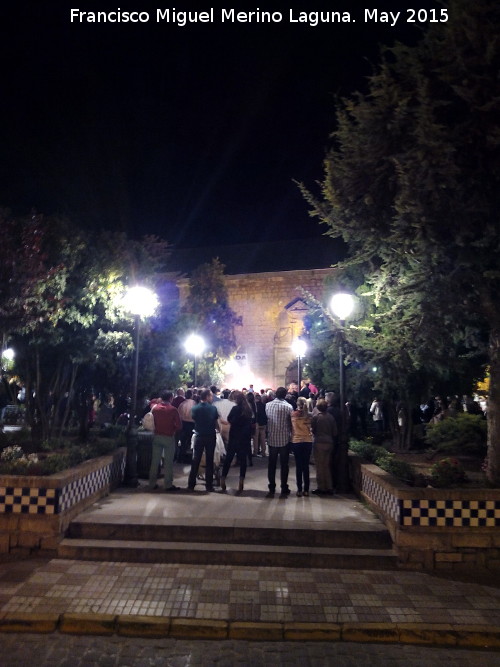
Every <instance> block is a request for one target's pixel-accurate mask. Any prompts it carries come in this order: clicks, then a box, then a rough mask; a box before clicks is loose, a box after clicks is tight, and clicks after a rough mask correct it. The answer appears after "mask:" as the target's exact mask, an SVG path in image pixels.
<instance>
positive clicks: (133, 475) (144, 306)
mask: <svg viewBox="0 0 500 667" xmlns="http://www.w3.org/2000/svg"><path fill="white" fill-rule="evenodd" d="M123 306H124V308H125V310H127V311H128V312H129V313H131V314H132V315H134V319H135V327H134V328H135V341H134V363H133V373H132V396H131V405H130V414H129V418H128V424H127V432H126V438H127V461H126V464H125V480H124V481H125V485H126V486H131V487H134V488H135V487H136V486H138V484H139V481H138V479H137V429H135V428H134V426H135V413H136V412H137V378H138V374H139V340H140V330H141V317H150V316H151V315H153V313H154V312H155V310H156V308H157V307H158V297H157V296H156V294H155V293H154V292H153V291H151V290H150V289H148V288H147V287H141V286H140V285H135V286H134V287H130V288H129V289H128V290H127V292H126V293H125V295H124V297H123Z"/></svg>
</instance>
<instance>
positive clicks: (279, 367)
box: [273, 297, 310, 386]
mask: <svg viewBox="0 0 500 667" xmlns="http://www.w3.org/2000/svg"><path fill="white" fill-rule="evenodd" d="M309 313H310V308H309V306H308V305H307V303H306V302H305V301H304V300H303V299H301V298H300V297H297V298H295V299H293V300H292V301H290V302H289V303H287V305H286V306H285V307H284V308H283V310H281V311H280V313H279V314H278V317H277V321H276V333H275V334H274V350H273V352H274V354H273V360H274V368H273V370H274V378H275V383H276V386H287V384H286V382H287V379H288V378H287V369H288V366H289V365H290V363H291V362H292V361H293V360H294V358H295V357H294V354H293V352H292V349H291V345H292V343H293V341H294V340H295V339H296V338H297V337H298V336H300V335H301V334H302V331H303V329H304V318H305V316H306V315H308V314H309Z"/></svg>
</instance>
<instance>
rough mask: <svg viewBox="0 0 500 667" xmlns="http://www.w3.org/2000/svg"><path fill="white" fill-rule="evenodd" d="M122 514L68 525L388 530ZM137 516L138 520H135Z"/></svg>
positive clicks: (377, 525) (365, 524)
mask: <svg viewBox="0 0 500 667" xmlns="http://www.w3.org/2000/svg"><path fill="white" fill-rule="evenodd" d="M120 518H123V515H118V516H117V515H109V514H107V515H101V516H96V515H88V516H85V515H78V516H77V517H75V518H74V519H73V520H72V521H71V523H70V525H76V526H78V525H82V526H89V525H93V524H95V525H96V526H110V527H113V528H120V527H122V526H129V525H132V526H138V527H141V528H142V527H145V528H149V527H150V526H153V527H155V526H161V527H172V528H194V529H199V528H214V529H219V528H222V529H228V530H248V529H249V528H255V529H257V530H261V529H262V530H269V531H274V530H280V531H281V530H283V531H287V530H296V531H299V532H306V533H307V532H322V531H324V532H327V533H331V532H334V533H335V532H351V533H352V532H354V533H365V532H374V533H388V532H389V531H388V529H387V527H386V526H385V525H384V524H383V523H381V521H380V520H375V519H374V520H371V521H366V520H363V521H354V522H352V523H350V524H349V526H346V523H345V521H344V520H336V519H329V520H322V521H314V522H311V521H293V522H291V521H288V522H287V521H285V520H284V519H281V520H280V519H259V521H258V524H257V525H255V523H254V522H252V521H251V520H249V519H236V518H233V519H221V518H212V519H206V520H205V521H203V519H201V520H199V519H197V518H196V517H193V518H191V517H189V518H186V519H182V518H178V517H177V518H162V517H157V516H140V517H134V516H127V519H126V522H123V521H120V520H119V519H120ZM135 519H137V520H135Z"/></svg>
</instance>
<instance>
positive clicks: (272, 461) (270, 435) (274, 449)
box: [266, 387, 293, 499]
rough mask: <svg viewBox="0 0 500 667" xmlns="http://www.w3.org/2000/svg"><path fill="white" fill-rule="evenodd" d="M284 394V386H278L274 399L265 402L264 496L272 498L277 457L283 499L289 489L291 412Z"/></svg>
mask: <svg viewBox="0 0 500 667" xmlns="http://www.w3.org/2000/svg"><path fill="white" fill-rule="evenodd" d="M285 396H286V389H285V387H278V389H277V390H276V398H275V399H274V401H271V402H270V403H266V416H267V446H268V448H269V461H268V467H267V477H268V482H269V492H268V494H267V496H266V498H274V493H275V490H276V465H277V462H278V457H279V459H280V472H281V494H280V498H282V499H284V498H286V497H287V496H288V494H289V493H290V489H289V488H288V458H289V455H290V447H289V443H290V438H291V432H292V420H291V414H292V411H293V408H292V406H291V405H290V403H287V402H286V401H285Z"/></svg>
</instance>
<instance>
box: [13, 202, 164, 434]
mask: <svg viewBox="0 0 500 667" xmlns="http://www.w3.org/2000/svg"><path fill="white" fill-rule="evenodd" d="M6 222H7V224H6V225H5V226H4V229H3V232H4V234H3V240H4V244H3V246H2V249H1V250H0V252H1V253H2V255H3V257H2V259H4V262H3V263H2V269H1V270H2V278H3V279H4V282H5V284H4V285H3V287H2V289H1V290H0V310H1V311H2V312H4V313H5V314H6V316H5V317H4V318H3V319H2V323H3V327H4V329H3V332H2V333H3V336H4V338H10V339H12V340H13V341H14V342H15V348H16V353H17V354H16V365H17V368H18V371H19V372H20V375H21V376H22V378H23V380H24V382H25V383H26V401H27V415H28V419H29V423H30V425H31V427H32V433H33V435H34V436H35V437H38V438H42V439H46V438H49V437H51V436H52V435H53V434H54V431H55V428H56V427H58V428H59V432H62V429H63V427H64V423H65V421H66V419H67V416H68V413H69V407H70V406H69V400H67V398H68V397H71V396H75V397H77V399H78V400H77V404H78V407H79V409H80V408H81V410H79V411H80V412H81V435H82V436H83V437H85V436H86V433H87V429H88V409H87V407H88V403H89V401H90V396H91V389H92V388H93V385H94V382H95V379H96V373H97V372H98V371H99V369H100V368H103V367H105V368H107V370H108V371H109V370H110V368H111V367H112V366H113V364H114V363H116V362H119V361H120V359H122V360H124V359H125V360H126V358H127V357H130V355H131V352H132V350H133V344H132V338H131V333H130V332H131V330H132V323H133V319H132V318H131V317H130V316H129V315H127V314H126V313H125V312H124V311H123V308H122V307H121V306H120V303H119V299H118V297H119V296H120V295H121V294H122V293H123V291H124V288H125V285H126V284H127V283H133V282H135V281H136V280H137V279H138V278H144V279H145V280H149V281H150V282H151V281H154V280H157V279H159V278H160V277H161V273H159V271H160V270H161V269H162V267H163V266H164V264H165V256H166V254H167V252H168V250H167V247H166V244H165V242H164V241H161V240H160V239H155V238H151V237H147V238H146V239H143V241H141V242H139V241H129V240H128V239H127V238H126V237H125V236H124V235H123V234H109V233H103V234H101V235H97V236H94V237H90V236H89V235H87V234H86V233H84V232H83V231H82V230H78V229H77V228H75V226H74V225H70V224H69V222H68V221H66V220H61V219H55V218H45V217H44V216H40V215H32V216H29V217H28V218H25V219H21V220H16V221H14V220H12V219H11V218H9V217H6ZM126 366H128V364H122V365H121V368H120V369H119V371H120V374H121V382H120V386H123V383H124V378H123V371H124V370H125V368H126ZM109 375H111V376H112V375H113V374H112V373H110V374H109ZM125 381H126V378H125ZM129 386H130V383H129Z"/></svg>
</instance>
